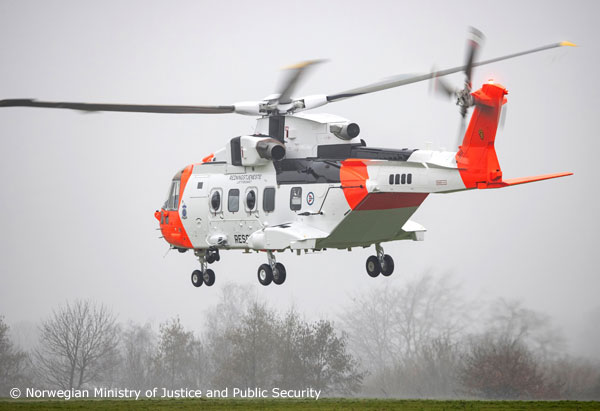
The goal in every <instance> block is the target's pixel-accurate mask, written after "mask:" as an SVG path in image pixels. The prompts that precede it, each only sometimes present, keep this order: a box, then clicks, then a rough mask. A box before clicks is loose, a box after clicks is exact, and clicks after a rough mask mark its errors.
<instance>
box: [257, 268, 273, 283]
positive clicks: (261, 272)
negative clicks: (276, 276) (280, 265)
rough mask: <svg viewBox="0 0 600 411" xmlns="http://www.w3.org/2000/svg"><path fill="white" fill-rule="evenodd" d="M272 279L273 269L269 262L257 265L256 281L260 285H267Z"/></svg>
mask: <svg viewBox="0 0 600 411" xmlns="http://www.w3.org/2000/svg"><path fill="white" fill-rule="evenodd" d="M271 281H273V269H271V266H270V265H269V264H262V265H261V266H260V267H258V282H259V283H261V284H262V285H269V284H271Z"/></svg>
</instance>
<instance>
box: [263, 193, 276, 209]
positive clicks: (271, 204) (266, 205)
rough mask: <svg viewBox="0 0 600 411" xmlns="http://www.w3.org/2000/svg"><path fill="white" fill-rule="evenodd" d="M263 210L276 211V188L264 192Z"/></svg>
mask: <svg viewBox="0 0 600 411" xmlns="http://www.w3.org/2000/svg"><path fill="white" fill-rule="evenodd" d="M263 210H265V211H266V212H271V211H273V210H275V188H274V187H267V188H265V191H264V192H263Z"/></svg>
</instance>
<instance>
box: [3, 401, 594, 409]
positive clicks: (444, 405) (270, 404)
mask: <svg viewBox="0 0 600 411" xmlns="http://www.w3.org/2000/svg"><path fill="white" fill-rule="evenodd" d="M105 409H110V410H157V411H158V410H281V409H292V410H407V411H420V410H436V411H437V410H439V411H443V410H469V411H470V410H486V411H487V410H490V411H491V410H494V411H495V410H555V411H558V410H573V411H575V410H581V411H587V410H600V402H585V401H433V400H380V399H322V400H318V401H316V400H272V399H271V400H268V399H266V400H226V399H218V400H213V399H210V400H208V399H202V400H147V399H146V400H139V401H135V400H69V401H64V400H52V401H30V400H17V401H13V400H0V411H2V410H105Z"/></svg>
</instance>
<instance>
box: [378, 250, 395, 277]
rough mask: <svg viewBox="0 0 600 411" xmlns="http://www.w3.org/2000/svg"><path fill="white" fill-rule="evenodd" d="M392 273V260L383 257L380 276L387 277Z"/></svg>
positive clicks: (388, 256)
mask: <svg viewBox="0 0 600 411" xmlns="http://www.w3.org/2000/svg"><path fill="white" fill-rule="evenodd" d="M393 272H394V259H393V258H392V256H391V255H387V254H385V255H384V256H383V265H382V266H381V274H382V275H384V276H386V277H389V276H390V275H392V273H393Z"/></svg>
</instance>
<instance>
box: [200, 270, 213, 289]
mask: <svg viewBox="0 0 600 411" xmlns="http://www.w3.org/2000/svg"><path fill="white" fill-rule="evenodd" d="M202 281H204V284H206V285H207V286H209V287H210V286H211V285H213V284H214V283H215V272H214V271H213V270H211V269H210V268H209V269H207V270H206V271H205V272H204V274H202Z"/></svg>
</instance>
